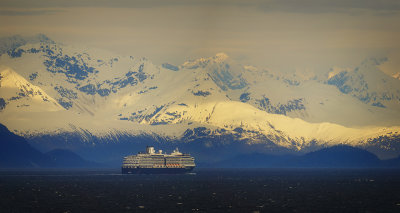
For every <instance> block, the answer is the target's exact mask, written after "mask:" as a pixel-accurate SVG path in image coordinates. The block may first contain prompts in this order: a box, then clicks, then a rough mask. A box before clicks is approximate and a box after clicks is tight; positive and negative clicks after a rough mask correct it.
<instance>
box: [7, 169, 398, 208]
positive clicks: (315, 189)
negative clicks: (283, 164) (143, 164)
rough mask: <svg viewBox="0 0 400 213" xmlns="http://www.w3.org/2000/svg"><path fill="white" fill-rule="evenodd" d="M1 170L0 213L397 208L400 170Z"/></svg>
mask: <svg viewBox="0 0 400 213" xmlns="http://www.w3.org/2000/svg"><path fill="white" fill-rule="evenodd" d="M194 172H196V175H193V174H173V175H171V174H170V175H161V174H157V175H155V174H152V175H145V174H141V175H122V174H119V171H118V170H115V171H91V172H87V171H28V172H16V171H13V172H9V171H2V172H0V197H1V199H0V209H1V212H266V211H268V212H283V211H289V212H294V211H297V212H342V211H344V212H376V211H379V212H396V211H397V212H399V211H400V171H399V170H383V169H382V170H366V169H364V170H363V169H359V170H357V169H351V170H350V169H347V170H340V169H284V170H282V169H196V170H194Z"/></svg>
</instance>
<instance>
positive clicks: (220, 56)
mask: <svg viewBox="0 0 400 213" xmlns="http://www.w3.org/2000/svg"><path fill="white" fill-rule="evenodd" d="M228 58H229V56H228V55H227V54H225V53H222V52H221V53H217V54H216V55H215V56H214V57H213V59H214V61H215V62H222V61H225V60H226V59H228Z"/></svg>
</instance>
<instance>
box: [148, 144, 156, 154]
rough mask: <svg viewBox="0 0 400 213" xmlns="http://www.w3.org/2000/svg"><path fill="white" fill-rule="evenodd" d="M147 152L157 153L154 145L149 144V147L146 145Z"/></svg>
mask: <svg viewBox="0 0 400 213" xmlns="http://www.w3.org/2000/svg"><path fill="white" fill-rule="evenodd" d="M146 153H147V154H154V153H156V151H155V150H154V147H152V146H147V147H146Z"/></svg>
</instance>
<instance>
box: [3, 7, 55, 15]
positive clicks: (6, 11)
mask: <svg viewBox="0 0 400 213" xmlns="http://www.w3.org/2000/svg"><path fill="white" fill-rule="evenodd" d="M62 11H63V10H48V9H40V10H31V9H27V10H19V9H0V16H40V15H50V14H56V13H59V12H62Z"/></svg>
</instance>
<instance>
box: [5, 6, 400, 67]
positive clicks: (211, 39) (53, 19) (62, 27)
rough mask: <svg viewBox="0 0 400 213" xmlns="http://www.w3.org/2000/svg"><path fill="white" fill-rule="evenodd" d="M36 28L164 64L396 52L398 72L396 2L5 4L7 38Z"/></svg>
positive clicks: (309, 60)
mask: <svg viewBox="0 0 400 213" xmlns="http://www.w3.org/2000/svg"><path fill="white" fill-rule="evenodd" d="M37 33H43V34H46V35H47V36H49V37H50V38H52V39H53V40H55V41H58V42H62V43H64V44H74V45H84V46H86V47H95V48H101V49H107V50H110V51H112V52H115V53H117V54H122V55H134V56H144V57H147V58H148V59H150V60H151V61H153V62H154V63H156V64H162V63H165V62H168V63H171V64H174V65H180V64H182V63H183V62H184V61H187V60H190V59H196V58H199V57H210V56H213V55H215V54H216V53H219V52H224V53H226V54H228V55H229V56H230V57H232V58H233V59H235V60H237V61H238V62H239V63H241V64H243V65H254V66H257V67H262V68H269V69H273V70H280V71H293V70H312V71H315V72H325V71H327V70H328V69H329V68H331V67H344V68H351V67H355V66H357V65H358V64H360V63H361V62H362V61H363V60H365V59H367V58H371V57H388V61H387V62H386V63H384V64H382V65H381V69H382V70H383V71H384V72H386V73H388V74H394V73H397V72H400V69H398V67H400V39H399V38H400V1H398V0H382V1H375V0H336V1H329V0H300V1H299V0H265V1H260V0H247V1H244V0H243V1H239V0H185V1H178V0H155V1H154V0H143V1H138V0H115V1H106V0H78V1H77V0H70V1H64V0H36V1H31V0H1V1H0V36H10V35H15V34H19V35H32V34H37Z"/></svg>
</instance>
